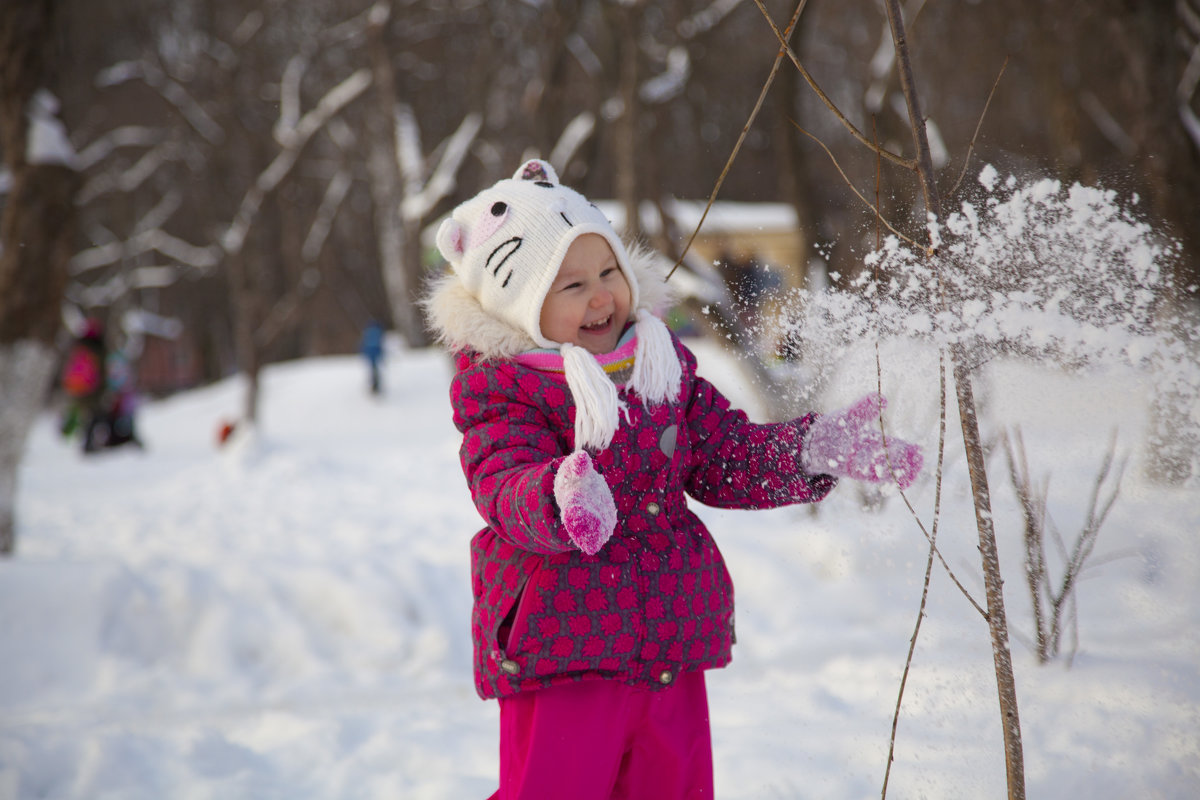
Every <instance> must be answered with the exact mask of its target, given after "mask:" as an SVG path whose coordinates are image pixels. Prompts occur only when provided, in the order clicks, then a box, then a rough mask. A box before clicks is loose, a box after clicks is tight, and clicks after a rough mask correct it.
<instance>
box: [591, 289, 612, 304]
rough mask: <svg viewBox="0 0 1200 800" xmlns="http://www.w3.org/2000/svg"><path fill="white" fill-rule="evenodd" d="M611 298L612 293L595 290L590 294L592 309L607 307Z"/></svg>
mask: <svg viewBox="0 0 1200 800" xmlns="http://www.w3.org/2000/svg"><path fill="white" fill-rule="evenodd" d="M612 296H613V293H612V292H610V291H609V290H608V289H604V288H600V289H597V290H596V291H594V292H592V307H593V308H600V307H601V306H605V305H608V303H609V301H610V300H612Z"/></svg>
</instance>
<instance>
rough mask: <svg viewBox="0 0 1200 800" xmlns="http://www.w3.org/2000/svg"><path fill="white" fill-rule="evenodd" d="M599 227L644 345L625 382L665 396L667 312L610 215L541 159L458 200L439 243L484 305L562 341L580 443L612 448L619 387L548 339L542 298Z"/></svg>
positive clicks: (674, 372) (673, 381) (583, 354)
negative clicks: (641, 278) (645, 297)
mask: <svg viewBox="0 0 1200 800" xmlns="http://www.w3.org/2000/svg"><path fill="white" fill-rule="evenodd" d="M588 233H595V234H598V235H600V236H603V237H604V238H605V240H607V241H608V244H609V246H611V247H612V251H613V254H614V255H615V256H616V258H617V265H618V266H619V267H620V269H621V272H622V273H623V274H624V276H625V280H626V281H627V282H628V283H629V289H630V293H631V304H630V307H631V308H632V309H633V310H634V317H635V319H636V320H637V336H638V345H637V351H636V355H635V361H634V370H633V374H632V376H631V378H630V380H629V386H630V388H631V389H633V390H634V391H635V392H637V393H638V395H640V396H641V397H642V398H643V399H644V400H646V401H648V402H654V403H661V402H669V401H671V400H673V399H674V398H675V395H676V394H677V393H678V391H679V383H680V379H681V375H682V370H681V368H680V366H679V359H678V357H677V356H676V354H675V348H674V345H673V343H672V342H671V335H670V333H669V332H668V331H667V327H666V325H664V324H663V322H662V320H660V319H658V318H657V317H655V316H654V315H653V314H652V313H650V310H649V309H644V308H641V307H639V294H638V284H637V278H636V277H635V276H634V274H633V271H632V270H631V269H630V266H629V256H628V254H627V253H626V250H625V246H624V245H623V244H622V242H621V239H620V237H619V236H617V233H616V231H615V230H613V227H612V225H611V224H610V223H609V221H608V219H607V218H605V216H604V214H603V213H602V212H601V211H600V209H599V208H597V207H596V206H595V205H594V204H592V203H590V202H589V201H588V199H587V198H586V197H584V196H583V195H581V194H579V193H578V192H576V191H575V190H573V189H570V188H568V187H566V186H563V185H561V184H560V183H559V182H558V175H557V174H556V173H555V171H554V168H553V167H551V166H550V164H548V163H547V162H545V161H540V160H533V161H528V162H526V163H525V164H523V165H522V166H521V168H520V169H518V170H517V172H516V174H515V175H513V177H512V178H510V179H507V180H502V181H499V182H497V183H496V184H495V185H494V186H492V187H491V188H490V189H485V190H483V191H482V192H480V193H479V194H477V195H476V196H475V197H473V198H471V199H470V200H468V201H466V202H465V203H463V204H462V205H460V206H458V207H457V208H456V209H454V211H453V212H451V215H450V217H449V218H447V219H446V221H445V222H443V223H442V225H441V227H440V228H439V229H438V234H437V245H438V250H440V251H441V253H442V257H443V258H445V259H446V261H448V262H449V263H450V267H451V269H453V271H454V273H455V275H456V276H457V277H458V279H459V281H460V282H461V283H462V284H463V286H464V287H465V288H466V289H467V291H468V292H469V293H470V294H471V295H472V296H473V297H474V298H475V299H476V300H477V301H478V302H479V305H480V306H481V307H482V308H483V310H484V311H486V312H487V313H489V314H491V315H492V316H494V317H497V318H499V319H501V320H503V321H504V322H506V323H507V324H509V325H511V326H513V327H514V328H517V329H518V330H521V331H524V332H525V333H527V334H528V335H529V336H530V338H532V339H533V341H534V342H536V343H537V344H538V345H539V346H541V347H546V348H554V349H557V350H559V351H560V352H561V353H562V356H563V364H564V370H565V373H566V377H567V383H568V385H569V386H570V388H571V393H572V395H573V396H574V398H575V405H576V417H575V439H576V444H577V446H579V447H584V446H587V447H595V448H603V447H607V446H608V444H609V442H610V441H611V440H612V436H613V433H615V432H616V429H617V426H618V424H619V419H618V416H619V410H620V407H621V402H620V400H619V399H618V397H617V390H616V387H615V386H613V384H612V382H611V381H610V380H609V379H608V377H607V376H606V375H605V373H604V371H603V369H602V368H601V367H600V365H599V363H598V362H597V361H596V359H595V358H594V357H593V356H592V355H591V353H589V352H588V351H587V350H585V349H584V348H582V347H578V346H576V345H573V344H570V343H564V342H555V341H551V340H550V339H547V338H546V337H545V336H544V335H543V334H542V330H541V314H542V303H543V302H544V301H545V299H546V294H547V293H548V292H549V291H550V286H551V285H552V284H553V283H554V278H555V276H556V275H557V274H558V269H559V267H560V266H561V264H562V261H563V258H564V257H565V256H566V254H567V249H568V248H569V247H570V246H571V244H572V243H573V242H574V241H575V240H576V239H578V238H579V237H580V236H583V235H584V234H588Z"/></svg>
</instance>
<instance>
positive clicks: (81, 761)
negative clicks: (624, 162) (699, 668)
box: [0, 347, 1200, 800]
mask: <svg viewBox="0 0 1200 800" xmlns="http://www.w3.org/2000/svg"><path fill="white" fill-rule="evenodd" d="M701 356H702V363H703V364H704V365H705V369H706V371H707V372H708V373H709V375H710V377H712V378H713V379H714V380H715V381H716V382H717V383H718V385H721V386H723V387H724V388H726V390H727V391H728V393H729V394H730V395H731V396H734V397H735V398H737V399H742V400H745V399H746V398H745V393H744V391H741V390H740V387H739V385H738V381H739V373H738V372H737V371H736V370H733V369H731V368H730V365H729V364H728V362H726V361H725V360H724V359H722V358H721V357H719V356H718V355H716V354H715V353H713V352H712V351H711V350H709V349H708V348H707V347H705V348H701ZM448 377H449V365H448V362H447V361H446V359H445V358H444V356H441V355H439V354H437V353H434V352H425V353H419V354H408V353H399V354H397V355H395V356H394V357H393V358H392V359H391V361H390V362H389V363H388V365H387V373H386V386H387V390H388V391H387V394H386V396H385V397H383V398H382V399H380V400H372V399H371V398H369V397H368V396H367V394H366V392H365V391H364V387H365V374H364V369H363V367H362V365H361V363H360V362H359V361H358V360H357V359H354V358H349V357H347V358H332V359H323V360H313V361H305V362H299V363H292V364H285V365H280V366H277V367H273V368H271V369H270V370H268V371H267V373H266V377H265V385H264V399H263V409H262V418H263V427H262V430H261V431H260V436H259V437H258V438H257V439H256V440H253V441H250V442H240V443H239V442H234V443H233V444H232V446H230V447H227V448H226V449H225V450H222V451H219V450H218V449H217V448H216V447H215V446H214V439H215V431H216V428H217V425H218V421H219V420H220V419H222V418H225V417H228V416H231V415H233V414H234V413H235V412H236V410H237V409H238V408H239V407H240V392H239V384H238V383H237V382H236V381H228V382H225V383H222V384H220V385H217V386H213V387H209V388H206V389H202V390H198V391H194V392H190V393H187V394H184V395H181V396H178V397H175V398H172V399H170V400H168V401H165V402H160V403H154V404H150V405H147V406H146V407H145V408H144V410H143V413H142V415H141V426H142V433H143V436H144V438H145V440H146V441H147V443H148V449H147V451H146V452H144V453H139V452H135V451H130V450H126V451H116V452H112V453H106V454H103V455H101V456H98V457H93V458H87V459H85V458H83V457H82V456H81V455H80V454H78V452H77V450H76V448H75V446H74V445H72V444H70V443H66V442H63V441H61V440H60V439H58V438H57V436H56V434H55V431H54V427H53V426H54V420H53V417H52V416H50V415H47V416H45V417H44V418H43V419H42V420H41V421H40V422H39V424H38V426H37V428H36V429H35V430H34V431H33V433H32V435H31V440H30V444H29V447H30V450H29V454H28V457H27V458H26V461H25V464H24V468H23V470H22V474H21V483H20V487H19V496H18V514H19V541H18V547H19V553H18V556H17V557H16V558H14V559H11V560H8V561H4V562H0V664H3V669H2V670H0V672H2V675H3V677H2V679H0V798H3V800H8V799H9V798H79V799H80V800H82V799H84V798H87V799H88V800H91V799H93V798H137V799H143V798H144V799H145V800H161V799H162V798H185V799H188V800H200V799H201V798H213V799H214V800H216V799H217V798H220V800H228V799H229V798H248V799H253V800H260V799H261V798H287V800H302V799H303V798H314V799H315V798H321V800H330V799H332V798H379V799H380V800H382V799H383V798H388V799H389V800H395V799H397V798H405V799H410V800H433V799H434V798H454V799H455V800H460V799H461V798H472V797H476V798H483V797H486V796H487V795H488V794H489V793H490V792H491V791H492V790H493V789H494V788H495V779H496V770H497V756H496V746H497V738H496V720H497V710H496V705H495V704H494V703H490V702H489V703H485V702H482V701H480V700H479V699H478V698H476V696H475V694H474V690H473V687H472V682H471V675H470V659H469V656H470V644H469V640H468V618H469V613H470V598H469V584H468V576H467V541H468V539H469V537H470V535H471V534H472V533H473V532H474V531H475V530H476V529H477V528H478V526H479V521H478V517H477V515H476V514H475V511H474V509H473V507H472V506H471V504H470V502H469V498H468V495H467V492H466V489H465V487H464V484H463V480H462V476H461V473H460V471H459V467H458V463H457V446H458V442H457V438H456V435H455V431H454V430H453V427H452V426H451V424H450V421H449V409H448V404H447V402H446V394H445V387H446V385H447V381H448ZM868 378H869V380H868ZM873 380H874V378H873V374H872V375H870V376H865V377H864V388H867V387H869V385H870V383H872V382H873ZM934 380H935V379H927V380H925V381H924V385H931V384H932V382H933V381H934ZM977 390H978V391H981V394H983V395H984V396H985V397H986V398H987V400H988V402H987V405H986V408H985V413H984V424H985V434H988V435H990V434H993V433H995V432H997V431H998V430H999V428H1000V426H1001V424H1009V423H1011V422H1013V421H1021V423H1022V427H1023V430H1024V434H1025V439H1026V442H1027V445H1028V447H1029V451H1030V460H1031V462H1032V465H1033V468H1034V471H1035V473H1037V474H1039V475H1041V474H1044V473H1046V472H1050V473H1051V474H1052V480H1051V484H1050V508H1051V514H1052V515H1053V517H1054V519H1055V520H1056V522H1057V523H1058V526H1059V528H1060V529H1062V530H1063V531H1064V533H1065V534H1067V535H1071V534H1073V533H1074V532H1075V531H1076V530H1077V529H1078V526H1079V525H1080V520H1081V517H1082V514H1083V510H1084V507H1085V506H1086V503H1087V496H1088V493H1089V491H1090V489H1091V485H1092V480H1093V477H1094V475H1095V473H1096V470H1097V468H1098V465H1099V463H1100V458H1101V456H1102V454H1103V451H1104V448H1105V445H1106V443H1107V439H1108V435H1109V431H1110V429H1111V427H1112V425H1113V424H1119V425H1120V432H1121V434H1120V437H1121V438H1120V441H1121V444H1122V446H1123V447H1127V448H1131V449H1132V450H1133V457H1134V461H1133V463H1132V464H1131V467H1130V469H1129V472H1128V474H1127V475H1126V477H1125V482H1124V484H1123V486H1122V493H1121V497H1120V499H1119V500H1118V502H1117V505H1116V507H1115V508H1114V510H1113V514H1112V517H1111V519H1110V520H1109V522H1108V524H1107V525H1106V526H1105V528H1104V530H1103V531H1102V533H1101V537H1100V541H1099V544H1098V547H1097V549H1096V553H1095V556H1094V558H1093V563H1094V566H1093V568H1092V569H1091V570H1090V571H1089V572H1088V574H1087V579H1086V580H1085V581H1084V582H1083V584H1082V585H1081V586H1080V589H1079V597H1078V617H1079V644H1078V654H1077V655H1076V657H1075V659H1074V662H1073V665H1072V666H1071V668H1070V669H1067V668H1066V666H1065V664H1064V663H1061V662H1060V663H1056V664H1053V665H1050V666H1045V667H1039V666H1037V665H1036V664H1035V662H1034V659H1033V657H1032V655H1031V652H1030V649H1029V647H1028V634H1029V630H1030V612H1029V600H1028V597H1027V596H1026V594H1025V586H1024V579H1023V575H1022V571H1021V563H1020V557H1021V554H1020V547H1021V545H1020V530H1021V529H1020V518H1019V515H1018V512H1017V509H1016V506H1015V504H1014V500H1013V495H1012V491H1011V488H1010V487H1009V483H1008V480H1007V478H1006V470H1005V467H1004V461H1003V458H1002V456H1001V454H1000V452H999V450H997V451H996V452H995V453H994V455H993V459H992V461H991V462H990V465H991V474H992V494H993V502H994V506H995V513H996V520H997V526H998V529H999V532H1000V537H1001V541H1000V546H1001V556H1002V561H1003V564H1004V570H1005V575H1006V577H1007V585H1006V592H1007V601H1008V605H1009V619H1010V622H1011V624H1012V627H1013V631H1014V632H1013V636H1014V645H1013V655H1014V659H1015V662H1016V672H1017V681H1018V691H1019V697H1020V703H1021V706H1020V711H1021V725H1022V731H1023V734H1024V744H1025V765H1026V775H1027V781H1028V787H1029V796H1030V797H1031V798H1068V797H1086V798H1138V800H1148V799H1149V798H1178V799H1179V800H1185V799H1186V800H1193V799H1194V798H1196V797H1200V589H1198V587H1200V535H1198V532H1200V493H1198V492H1197V491H1196V490H1195V489H1190V490H1170V491H1169V490H1164V489H1161V488H1156V487H1154V486H1151V485H1148V484H1147V483H1146V482H1145V480H1144V479H1143V477H1142V471H1141V463H1140V461H1141V458H1142V454H1141V452H1140V449H1139V447H1140V435H1139V429H1140V427H1141V425H1142V424H1143V423H1144V408H1143V399H1144V397H1145V395H1146V386H1145V383H1144V382H1142V381H1139V380H1137V379H1134V378H1130V377H1127V376H1126V377H1121V376H1114V375H1104V376H1095V377H1092V378H1088V379H1080V378H1065V377H1062V376H1056V375H1053V374H1048V373H1045V372H1042V371H1037V370H1033V369H1030V368H1021V367H1015V366H1012V365H1008V366H1002V367H996V368H993V369H992V370H991V372H990V374H989V376H988V380H987V381H986V382H985V383H983V384H982V386H981V387H980V389H977ZM885 393H888V394H889V395H893V396H894V400H895V401H896V402H895V403H894V405H893V408H894V410H895V411H896V421H895V424H896V426H897V429H898V432H899V433H901V434H907V435H909V436H910V437H915V438H918V439H919V440H920V441H922V443H923V444H925V445H926V447H927V450H932V449H933V446H934V445H935V444H936V438H937V426H936V418H935V413H934V411H933V409H935V407H936V404H935V403H933V402H931V401H930V400H929V399H928V398H927V397H920V396H918V394H917V393H906V392H896V391H891V390H889V388H888V384H886V383H885ZM955 427H956V424H955V422H954V420H953V419H952V420H951V424H950V430H951V431H953V430H954V429H955ZM957 452H959V451H958V450H956V449H955V445H953V444H952V445H951V446H950V447H949V448H948V453H950V455H949V457H948V462H947V480H946V492H945V498H944V501H943V512H942V519H941V523H940V529H939V542H940V544H941V546H942V549H943V552H944V554H945V556H946V558H947V560H948V562H949V563H950V565H951V567H952V568H953V569H954V570H955V572H956V574H957V575H958V576H959V577H960V579H961V580H962V581H963V582H964V583H965V584H966V585H967V586H968V587H969V588H970V590H971V591H972V593H973V594H974V596H975V597H976V598H978V599H980V601H981V602H982V594H983V593H982V590H981V580H980V578H979V569H978V558H977V556H976V553H975V533H974V524H973V517H972V512H971V509H970V506H969V502H968V491H967V487H966V485H965V476H964V474H963V469H962V458H961V456H957V455H955V453H957ZM933 496H934V494H933V485H932V482H931V481H929V480H925V481H923V482H922V483H920V484H919V485H918V486H917V487H916V489H915V491H914V492H912V499H913V502H914V505H915V507H916V508H917V510H918V512H919V513H920V514H921V516H922V519H924V520H925V522H926V525H927V526H928V524H929V521H930V519H931V516H932V508H933ZM700 513H701V514H702V516H703V517H704V518H705V520H706V521H707V522H708V524H709V525H710V527H711V528H712V529H713V531H714V532H715V534H716V536H717V539H718V541H719V542H720V543H721V545H722V548H723V550H724V552H725V554H726V557H727V559H728V561H729V564H730V569H731V571H732V573H733V576H734V580H735V583H736V585H737V590H738V638H739V644H738V646H737V647H736V648H735V656H734V663H733V665H732V666H731V667H730V668H728V669H726V670H722V671H718V672H715V673H711V674H710V682H709V687H710V694H711V702H712V712H713V728H714V746H715V751H716V769H717V775H716V779H717V789H718V796H719V797H720V798H723V800H735V799H738V798H741V799H744V800H750V799H752V798H754V799H758V798H806V799H812V798H840V799H850V798H870V797H878V796H879V793H880V788H881V785H882V781H883V774H884V767H885V759H886V752H887V746H888V738H889V731H890V727H891V718H892V712H893V708H894V706H895V702H896V693H897V690H898V687H899V680H900V675H901V670H902V668H903V665H904V659H905V653H906V652H907V648H908V641H909V638H910V637H911V635H912V632H913V626H914V623H915V621H916V611H917V606H918V602H919V599H920V592H921V584H922V576H923V574H924V568H925V554H926V549H927V548H926V544H925V540H924V539H923V538H922V535H921V533H920V531H919V530H918V528H917V526H916V525H915V523H914V522H913V521H912V519H911V517H910V516H909V513H908V511H907V510H906V509H905V508H904V506H903V504H902V503H901V502H900V501H899V498H897V497H890V498H887V499H886V501H885V502H884V503H883V506H882V508H881V509H877V510H864V508H863V497H862V496H861V495H860V493H859V492H858V491H857V490H856V488H855V487H854V486H853V485H851V484H844V485H843V486H841V487H839V488H838V489H837V490H836V491H835V492H834V494H833V495H832V496H831V497H830V498H829V499H828V500H827V501H826V502H824V503H822V504H821V506H820V508H819V509H818V510H817V511H816V512H815V513H814V511H813V510H812V509H809V508H792V509H782V510H778V511H772V512H720V511H715V510H712V509H701V512H700ZM995 697H996V693H995V684H994V679H993V677H992V659H991V649H990V646H989V642H988V637H987V630H986V626H985V624H984V623H983V621H982V620H981V619H980V618H979V616H978V615H977V614H976V612H975V611H974V610H973V609H972V608H971V607H970V605H969V604H968V603H967V602H966V601H965V600H964V599H963V597H962V596H961V594H959V592H958V590H957V589H955V588H954V587H953V586H952V585H951V583H950V581H949V580H948V579H947V577H946V575H945V574H944V572H943V571H942V570H941V569H940V568H936V569H935V572H934V578H933V583H932V587H931V593H930V599H929V607H928V616H927V618H926V619H925V621H924V626H923V628H922V630H921V634H920V638H919V640H918V646H917V650H916V656H915V659H914V663H913V672H912V674H911V676H910V678H909V681H908V689H907V694H906V697H905V702H904V706H903V713H902V716H901V720H900V724H899V730H898V739H897V750H896V762H895V766H894V768H893V770H892V777H891V785H890V788H889V797H895V798H918V797H928V798H982V797H1001V796H1003V795H1004V758H1003V752H1002V746H1001V739H1000V727H999V722H998V712H997V703H996V699H995Z"/></svg>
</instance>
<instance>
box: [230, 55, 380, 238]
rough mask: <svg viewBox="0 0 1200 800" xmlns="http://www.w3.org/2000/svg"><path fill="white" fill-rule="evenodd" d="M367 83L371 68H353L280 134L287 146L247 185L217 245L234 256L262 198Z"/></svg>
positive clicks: (369, 79)
mask: <svg viewBox="0 0 1200 800" xmlns="http://www.w3.org/2000/svg"><path fill="white" fill-rule="evenodd" d="M370 85H371V71H370V70H369V69H360V70H358V71H356V72H355V73H354V74H352V75H351V76H350V77H349V78H346V80H344V81H342V82H341V83H339V84H338V85H337V86H335V87H333V88H332V89H330V90H329V92H327V93H326V94H325V96H324V97H322V98H321V99H320V101H319V102H318V103H317V105H316V107H315V108H313V109H312V110H311V111H309V112H308V113H307V114H305V115H304V116H303V117H301V118H300V119H299V120H298V121H297V123H296V125H295V126H294V127H292V128H290V129H288V131H287V132H286V133H283V134H282V136H283V140H284V141H286V142H287V145H286V146H284V147H283V149H282V150H281V151H280V152H279V154H278V155H277V156H275V159H274V160H273V161H272V162H271V163H270V164H268V165H267V168H266V169H264V170H263V171H262V172H261V173H259V175H258V178H257V179H256V180H255V181H254V185H253V186H251V187H250V189H249V190H248V191H247V192H246V194H245V196H244V197H243V198H242V203H241V205H240V206H239V208H238V211H237V214H236V215H235V216H234V218H233V221H232V222H231V223H230V224H229V227H228V229H226V231H225V233H224V234H223V235H222V236H221V246H222V247H223V248H224V249H225V252H227V253H229V254H230V255H236V254H237V253H240V252H241V249H242V245H244V244H245V242H246V236H247V235H248V234H249V232H250V226H251V224H252V223H253V222H254V218H255V217H256V216H257V215H258V211H259V208H260V207H261V206H262V201H263V199H264V198H265V197H266V196H267V195H268V194H270V193H271V192H272V191H274V190H275V188H276V187H277V186H279V184H280V182H281V181H282V180H283V179H284V178H285V177H287V175H288V173H289V172H291V170H292V167H294V166H295V165H296V161H297V160H298V159H299V158H300V151H301V150H303V149H304V146H305V145H306V144H308V142H309V140H310V139H311V138H312V137H313V134H315V133H316V132H317V131H319V130H320V129H321V128H322V127H323V126H324V125H325V124H327V123H328V122H329V120H330V119H331V118H332V117H333V116H334V115H335V114H337V113H338V112H340V111H341V110H342V109H343V108H345V107H346V106H347V105H349V104H350V103H351V102H352V101H353V100H354V99H355V98H357V97H358V96H359V95H361V94H362V93H363V92H364V91H366V89H367V87H368V86H370Z"/></svg>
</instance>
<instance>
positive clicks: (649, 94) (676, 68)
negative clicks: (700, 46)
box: [638, 47, 692, 103]
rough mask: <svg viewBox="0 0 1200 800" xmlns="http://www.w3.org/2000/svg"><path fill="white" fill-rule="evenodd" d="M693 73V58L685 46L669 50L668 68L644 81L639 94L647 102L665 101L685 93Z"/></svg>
mask: <svg viewBox="0 0 1200 800" xmlns="http://www.w3.org/2000/svg"><path fill="white" fill-rule="evenodd" d="M691 74H692V59H691V56H689V55H688V51H687V48H685V47H672V48H671V49H670V50H669V51H667V68H666V69H665V70H664V71H663V72H661V73H659V74H658V75H655V76H654V77H653V78H650V79H649V80H647V81H646V82H645V83H643V84H642V85H641V87H640V89H639V90H638V96H639V97H640V98H641V99H642V102H645V103H665V102H667V101H668V100H671V99H674V98H676V97H678V96H679V95H680V94H682V93H683V89H684V87H685V86H687V79H688V77H689V76H690V75H691Z"/></svg>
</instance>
